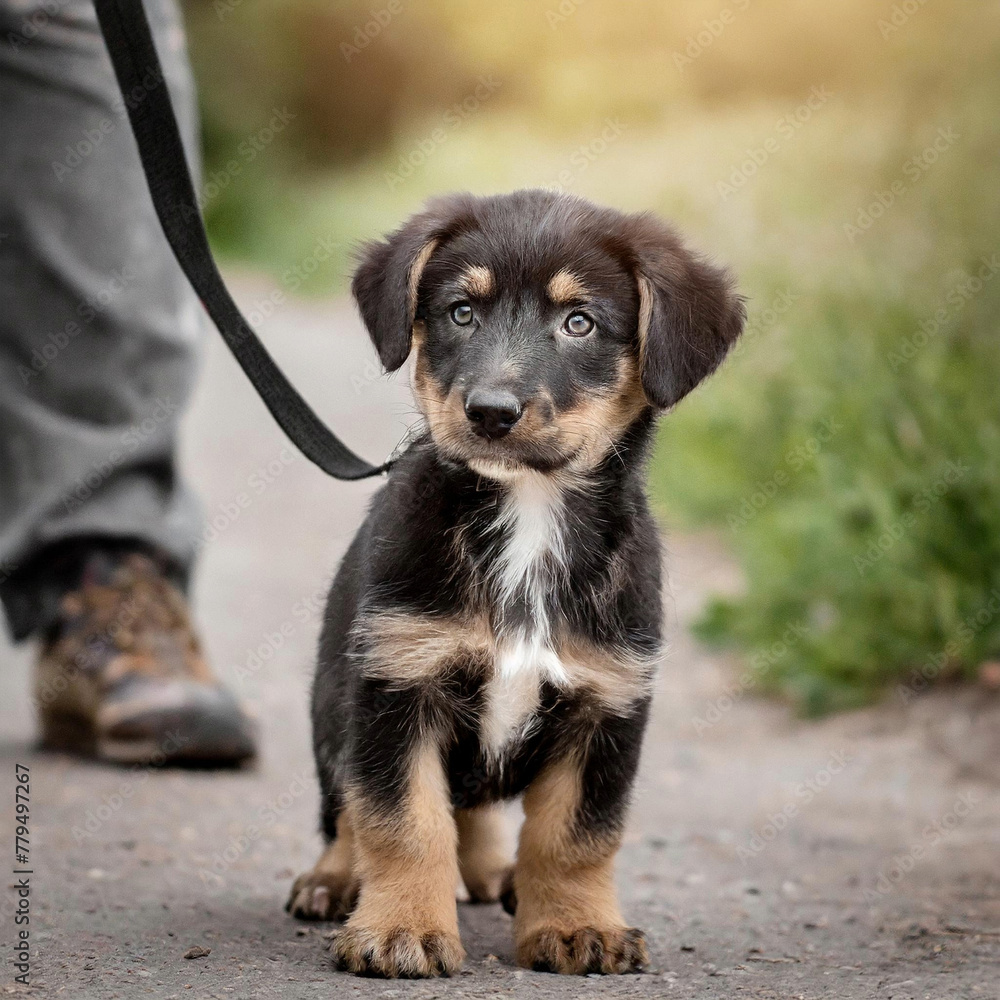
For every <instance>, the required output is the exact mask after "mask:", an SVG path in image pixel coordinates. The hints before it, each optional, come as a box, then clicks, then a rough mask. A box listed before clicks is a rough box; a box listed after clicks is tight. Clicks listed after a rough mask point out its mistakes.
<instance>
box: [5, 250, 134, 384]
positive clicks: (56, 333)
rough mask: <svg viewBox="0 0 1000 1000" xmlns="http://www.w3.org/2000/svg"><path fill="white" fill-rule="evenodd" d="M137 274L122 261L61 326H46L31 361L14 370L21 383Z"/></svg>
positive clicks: (39, 369) (49, 360) (71, 339)
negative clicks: (47, 327) (53, 327)
mask: <svg viewBox="0 0 1000 1000" xmlns="http://www.w3.org/2000/svg"><path fill="white" fill-rule="evenodd" d="M137 277H138V275H137V273H136V270H135V267H134V266H133V265H132V264H130V263H126V264H124V265H122V267H121V269H120V270H118V271H112V272H111V274H109V275H108V277H107V279H106V280H105V281H104V283H103V285H101V287H100V288H99V289H98V290H97V291H96V292H94V293H93V294H90V295H88V296H87V297H86V298H85V299H82V300H81V301H80V302H78V303H77V306H76V319H69V320H67V321H66V322H65V323H64V324H63V325H62V328H61V329H58V330H50V331H49V332H48V333H47V334H45V336H44V337H43V339H42V341H41V343H40V344H38V346H36V347H34V348H32V351H31V357H30V362H31V363H30V364H28V365H26V364H19V365H18V366H17V374H18V377H19V378H20V379H21V383H22V385H27V384H28V383H29V382H30V381H32V379H36V378H38V376H39V375H41V374H42V373H43V372H44V371H45V370H46V369H47V368H48V367H49V365H51V364H52V362H53V361H55V360H56V358H58V357H59V355H60V354H61V353H62V352H63V351H64V350H66V348H67V347H69V346H70V345H71V344H72V343H73V342H74V341H75V340H76V338H77V337H79V336H80V334H81V333H83V332H84V330H85V329H86V328H87V327H89V326H90V324H91V323H93V322H94V320H95V319H97V317H98V316H100V315H101V313H103V312H104V310H105V309H107V308H108V306H110V305H111V304H112V303H113V302H114V301H115V299H117V298H118V297H119V296H120V295H121V294H122V293H123V292H124V291H125V290H126V289H127V288H128V287H129V285H131V284H132V282H133V281H135V280H136V278H137Z"/></svg>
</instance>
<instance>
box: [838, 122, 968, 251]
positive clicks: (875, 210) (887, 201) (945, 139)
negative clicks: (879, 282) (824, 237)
mask: <svg viewBox="0 0 1000 1000" xmlns="http://www.w3.org/2000/svg"><path fill="white" fill-rule="evenodd" d="M961 138H962V137H961V136H960V135H959V134H958V133H957V132H956V131H955V130H954V128H952V127H951V126H950V125H949V126H947V127H944V128H939V129H938V130H937V133H936V134H935V136H934V139H933V141H932V142H930V143H928V145H926V146H925V147H924V148H923V149H922V150H920V152H919V153H917V154H916V155H914V156H911V157H910V158H909V159H908V160H907V161H906V162H905V163H904V164H903V166H902V167H901V168H900V172H899V176H897V177H896V178H895V179H894V180H893V181H891V182H890V183H889V185H888V186H887V187H884V188H879V189H878V190H877V191H875V192H874V194H873V196H872V199H871V201H869V202H868V204H867V205H863V206H862V207H861V208H859V209H858V210H857V212H856V213H855V216H854V221H853V222H845V223H844V226H843V228H844V235H845V236H846V237H847V242H848V243H855V242H856V241H857V240H858V239H859V238H860V237H861V236H863V235H864V234H865V233H867V232H868V231H869V230H870V229H871V228H872V226H874V225H875V223H876V222H878V221H879V219H881V218H882V217H883V216H884V215H885V214H886V212H888V211H889V209H890V208H892V207H893V206H894V205H896V204H897V203H898V202H899V201H900V199H902V198H903V197H904V196H905V195H906V194H907V192H908V191H910V190H911V189H912V188H913V187H914V186H915V185H916V184H918V183H920V181H921V180H922V179H923V178H924V177H925V176H926V174H927V172H928V171H929V170H930V169H931V168H932V167H933V166H934V164H935V163H937V162H938V160H940V159H941V157H942V156H943V155H944V154H945V153H947V152H948V150H949V149H951V147H952V146H954V145H955V143H956V142H958V140H959V139H961Z"/></svg>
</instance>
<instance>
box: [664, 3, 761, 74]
mask: <svg viewBox="0 0 1000 1000" xmlns="http://www.w3.org/2000/svg"><path fill="white" fill-rule="evenodd" d="M752 2H753V0H733V4H732V6H731V7H723V8H722V10H720V11H719V14H718V17H711V18H706V19H705V20H704V21H702V22H701V27H700V28H699V29H698V30H697V31H696V32H695V33H694V34H693V35H688V36H687V38H686V39H685V40H684V49H683V51H677V50H676V49H675V50H674V53H673V58H674V66H676V67H677V71H678V72H679V73H683V72H684V71H685V70H686V69H687V68H688V66H690V65H691V64H692V63H693V62H694V61H695V59H697V58H698V57H699V56H700V55H701V54H702V53H703V52H705V50H706V49H710V48H711V47H712V46H713V45H714V44H715V43H716V41H718V39H719V38H721V37H722V35H723V33H724V32H725V30H726V28H728V27H729V26H730V25H731V24H732V23H733V22H734V21H735V20H736V16H737V14H742V13H743V12H744V11H746V10H747V9H748V8H749V7H750V4H751V3H752Z"/></svg>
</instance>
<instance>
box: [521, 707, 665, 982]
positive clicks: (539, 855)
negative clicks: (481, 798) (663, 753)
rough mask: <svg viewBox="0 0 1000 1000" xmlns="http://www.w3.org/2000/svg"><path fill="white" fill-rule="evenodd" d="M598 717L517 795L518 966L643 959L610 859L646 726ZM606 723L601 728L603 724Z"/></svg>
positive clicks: (607, 965) (625, 964) (577, 966)
mask: <svg viewBox="0 0 1000 1000" xmlns="http://www.w3.org/2000/svg"><path fill="white" fill-rule="evenodd" d="M641 709H642V711H641V716H640V718H639V719H638V720H635V719H634V720H632V721H633V724H634V731H633V732H629V731H628V730H629V727H628V726H627V725H625V726H623V725H621V723H624V722H627V721H628V720H620V719H616V720H613V721H612V722H610V724H609V723H608V722H607V721H606V722H605V723H602V724H601V727H599V729H598V730H597V732H596V733H595V734H594V735H593V736H592V737H591V739H590V740H589V744H588V745H587V746H586V747H585V748H584V749H583V750H582V751H578V752H576V753H571V754H569V755H567V756H564V757H562V758H561V759H557V760H555V761H553V762H552V763H551V764H550V765H549V766H548V767H546V769H545V770H543V772H542V773H541V774H540V775H539V776H538V778H536V779H535V781H533V782H532V784H531V785H530V786H529V788H528V790H527V792H526V793H525V796H524V813H525V820H524V826H523V827H522V829H521V840H520V845H519V847H518V854H517V861H516V863H515V867H514V889H515V892H516V896H517V909H516V913H515V916H514V936H515V940H516V945H517V961H518V963H519V964H520V965H523V966H526V967H527V968H533V969H539V970H548V971H551V972H568V973H576V974H581V975H582V974H586V973H589V972H604V973H612V972H639V971H641V970H642V968H643V967H644V966H645V965H646V963H647V962H648V960H649V956H648V953H647V950H646V943H645V939H644V937H643V934H642V931H639V930H636V929H635V928H633V927H628V926H627V925H626V924H625V921H624V920H623V919H622V915H621V911H620V910H619V908H618V898H617V893H616V891H615V884H614V858H615V854H616V853H617V851H618V847H619V845H620V843H621V831H622V825H623V821H624V813H625V809H626V806H627V800H628V792H629V788H630V786H631V783H632V779H633V777H634V774H635V766H636V764H637V762H638V751H639V740H640V738H641V732H642V728H643V723H644V721H645V706H641ZM605 727H607V728H605Z"/></svg>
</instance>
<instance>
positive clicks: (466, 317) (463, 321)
mask: <svg viewBox="0 0 1000 1000" xmlns="http://www.w3.org/2000/svg"><path fill="white" fill-rule="evenodd" d="M451 321H452V322H453V323H455V324H456V325H458V326H468V325H469V324H470V323H471V322H472V306H470V305H469V303H468V302H456V303H455V304H454V305H453V306H452V307H451Z"/></svg>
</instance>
